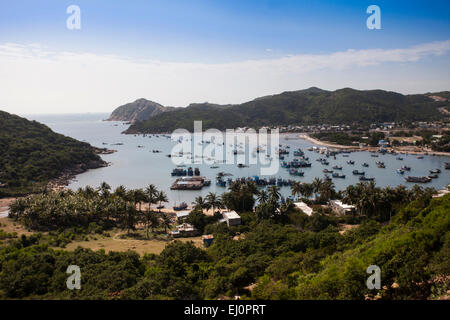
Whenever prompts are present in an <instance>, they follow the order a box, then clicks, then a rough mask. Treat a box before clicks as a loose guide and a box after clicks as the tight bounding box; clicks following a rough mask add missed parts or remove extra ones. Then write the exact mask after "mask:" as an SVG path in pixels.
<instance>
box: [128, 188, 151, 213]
mask: <svg viewBox="0 0 450 320" xmlns="http://www.w3.org/2000/svg"><path fill="white" fill-rule="evenodd" d="M127 197H128V199H129V200H130V201H131V202H133V204H134V205H135V206H136V205H139V211H141V204H142V202H143V201H146V200H147V197H146V195H145V193H144V191H142V189H134V190H130V191H128V195H127Z"/></svg>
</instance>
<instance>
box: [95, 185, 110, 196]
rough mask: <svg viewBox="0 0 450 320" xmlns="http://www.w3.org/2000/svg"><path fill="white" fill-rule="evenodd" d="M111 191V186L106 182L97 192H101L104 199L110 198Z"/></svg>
mask: <svg viewBox="0 0 450 320" xmlns="http://www.w3.org/2000/svg"><path fill="white" fill-rule="evenodd" d="M109 190H111V186H110V185H109V184H107V183H106V182H104V181H103V182H102V184H101V185H100V187H99V188H98V189H97V191H98V192H100V194H101V195H102V197H103V198H107V197H108V196H109Z"/></svg>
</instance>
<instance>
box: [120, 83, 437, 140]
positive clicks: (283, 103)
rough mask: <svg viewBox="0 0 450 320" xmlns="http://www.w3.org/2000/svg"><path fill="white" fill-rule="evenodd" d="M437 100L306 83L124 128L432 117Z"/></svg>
mask: <svg viewBox="0 0 450 320" xmlns="http://www.w3.org/2000/svg"><path fill="white" fill-rule="evenodd" d="M441 104H442V103H439V102H435V101H433V100H432V99H431V98H429V97H428V96H426V95H423V94H417V95H402V94H400V93H395V92H389V91H383V90H368V91H360V90H355V89H351V88H344V89H340V90H336V91H326V90H321V89H319V88H309V89H306V90H300V91H291V92H283V93H281V94H276V95H271V96H265V97H261V98H257V99H255V100H252V101H249V102H245V103H242V104H238V105H226V106H217V105H213V104H208V103H204V104H192V105H190V106H188V107H186V108H179V109H176V110H175V111H173V112H171V113H162V114H159V115H156V116H154V117H152V118H150V119H148V120H146V121H141V122H137V123H135V124H134V125H132V126H131V127H130V128H129V129H128V130H127V131H126V132H125V133H161V132H172V131H173V130H175V129H178V128H184V129H188V130H193V122H194V120H202V121H203V128H204V129H208V128H217V129H219V130H224V129H229V128H236V127H260V126H272V125H307V124H323V123H327V124H350V123H364V124H370V123H373V122H391V121H418V120H433V119H439V118H441V117H442V115H441V114H440V113H439V112H438V111H437V108H438V107H439V106H441Z"/></svg>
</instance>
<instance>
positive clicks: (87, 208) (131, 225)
mask: <svg viewBox="0 0 450 320" xmlns="http://www.w3.org/2000/svg"><path fill="white" fill-rule="evenodd" d="M110 189H111V187H110V186H109V185H108V184H107V183H102V185H101V186H100V187H99V188H98V189H93V188H91V187H90V186H87V187H86V188H84V189H82V188H80V189H78V190H77V191H75V192H74V191H72V190H67V191H60V192H51V193H43V194H35V195H30V196H28V197H26V198H19V199H17V200H16V201H15V202H14V203H13V204H12V205H11V206H10V208H11V212H10V217H11V218H13V219H14V220H16V221H18V222H20V223H22V224H23V225H24V226H25V227H27V228H29V229H31V230H35V231H55V230H56V231H61V232H64V236H65V237H67V235H75V234H83V233H88V232H91V231H92V230H94V231H96V232H97V233H102V232H103V231H107V230H110V229H112V228H120V229H123V230H126V231H127V233H130V232H131V231H133V230H136V226H137V225H138V224H143V225H144V226H145V229H146V232H147V237H149V233H150V229H151V230H152V231H153V230H154V229H155V228H157V227H159V226H164V227H166V228H167V227H168V226H170V223H171V221H170V217H168V216H167V214H164V213H162V212H159V211H157V210H155V209H153V208H152V207H151V206H153V205H155V204H159V205H161V203H163V202H167V196H166V194H165V193H164V192H162V191H158V190H157V188H156V187H155V186H153V185H149V186H148V187H147V188H146V189H145V190H142V189H135V190H126V189H125V187H123V186H119V187H117V188H116V190H114V192H111V191H110ZM143 203H146V204H148V206H147V207H146V208H145V209H142V204H143ZM70 238H71V236H69V237H67V241H65V242H63V244H65V243H67V242H70Z"/></svg>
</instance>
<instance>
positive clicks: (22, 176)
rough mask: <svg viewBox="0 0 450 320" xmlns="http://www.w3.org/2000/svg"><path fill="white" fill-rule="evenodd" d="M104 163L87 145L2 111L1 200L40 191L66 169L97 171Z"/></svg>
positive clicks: (0, 116) (0, 115)
mask: <svg viewBox="0 0 450 320" xmlns="http://www.w3.org/2000/svg"><path fill="white" fill-rule="evenodd" d="M101 164H103V161H102V160H101V159H100V157H99V156H98V155H97V154H96V153H95V149H94V148H93V147H92V146H90V145H89V144H87V143H84V142H80V141H77V140H75V139H72V138H69V137H66V136H63V135H61V134H57V133H55V132H53V131H52V130H50V128H48V127H47V126H45V125H43V124H40V123H38V122H36V121H29V120H27V119H25V118H21V117H19V116H16V115H11V114H9V113H6V112H3V111H0V184H3V185H5V186H3V187H0V197H3V196H8V195H18V194H25V193H27V192H31V191H37V190H39V189H40V188H41V187H42V186H43V185H45V184H46V183H47V182H48V181H49V180H50V179H52V178H56V177H57V176H58V175H59V174H61V173H62V172H63V171H64V170H66V169H78V170H85V169H88V168H96V167H98V166H99V165H101Z"/></svg>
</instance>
